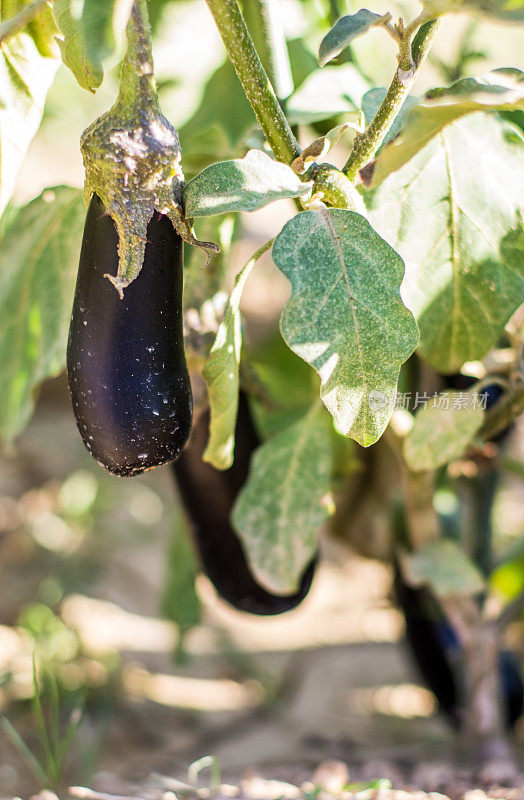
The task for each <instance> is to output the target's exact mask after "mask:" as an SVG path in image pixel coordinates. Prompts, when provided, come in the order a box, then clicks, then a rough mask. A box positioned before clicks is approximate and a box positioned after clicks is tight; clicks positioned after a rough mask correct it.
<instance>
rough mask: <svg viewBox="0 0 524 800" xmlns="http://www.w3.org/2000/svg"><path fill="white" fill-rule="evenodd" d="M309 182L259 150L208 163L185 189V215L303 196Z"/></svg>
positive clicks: (246, 208) (247, 207)
mask: <svg viewBox="0 0 524 800" xmlns="http://www.w3.org/2000/svg"><path fill="white" fill-rule="evenodd" d="M312 185H313V184H312V183H303V182H302V181H301V180H300V178H299V177H298V175H297V174H296V173H295V172H293V170H292V169H291V167H288V166H287V164H282V163H280V162H279V161H275V160H274V159H273V158H271V157H270V156H268V155H267V154H266V153H264V152H262V150H249V151H248V153H247V155H245V156H244V158H237V159H234V160H233V161H220V162H219V163H218V164H211V165H210V166H209V167H207V168H206V169H205V170H204V171H203V172H201V173H200V174H199V175H196V176H195V177H194V178H193V179H192V180H190V181H189V183H188V184H187V185H186V187H185V189H184V204H185V211H186V214H187V216H188V217H209V216H213V215H214V214H224V213H226V212H227V211H256V210H257V208H262V206H265V205H267V204H268V203H272V202H273V201H274V200H281V199H282V198H286V197H302V196H303V195H305V194H307V193H308V192H309V191H311V187H312Z"/></svg>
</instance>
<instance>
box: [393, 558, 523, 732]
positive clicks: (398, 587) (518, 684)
mask: <svg viewBox="0 0 524 800" xmlns="http://www.w3.org/2000/svg"><path fill="white" fill-rule="evenodd" d="M394 586H395V596H396V599H397V602H398V604H399V606H400V608H401V610H402V612H403V614H404V618H405V621H406V639H407V644H408V647H409V650H410V652H411V654H412V656H413V659H414V661H415V663H416V665H417V667H418V669H419V671H420V673H421V675H422V677H423V679H424V681H425V683H426V684H427V686H428V687H429V688H430V689H431V691H432V692H433V694H434V695H435V697H436V698H437V700H438V704H439V707H440V708H441V709H442V711H444V713H445V714H446V715H447V716H448V717H449V718H450V719H451V721H452V722H453V723H454V724H455V725H457V726H459V725H460V722H461V719H462V717H463V710H462V707H461V691H460V689H461V684H462V681H461V675H460V673H461V662H462V654H461V646H460V643H459V641H458V639H457V636H456V634H455V632H454V630H453V628H452V627H451V626H450V624H449V623H448V621H447V619H446V617H445V616H444V613H443V611H442V609H441V607H440V605H439V603H438V602H437V600H436V598H435V597H434V595H433V594H432V592H431V591H430V590H429V589H427V588H425V587H421V588H413V587H411V586H408V585H407V583H406V582H405V581H404V579H403V577H402V575H401V572H400V569H399V567H398V565H396V566H395V583H394ZM499 673H500V687H501V693H502V700H503V711H504V716H505V721H506V724H507V726H508V728H509V727H513V726H514V725H515V723H516V722H517V720H518V719H519V717H520V716H521V714H522V711H523V708H524V685H523V682H522V676H521V674H520V669H519V663H518V660H517V658H516V657H515V654H514V653H512V652H511V651H509V650H504V651H502V652H501V653H500V656H499Z"/></svg>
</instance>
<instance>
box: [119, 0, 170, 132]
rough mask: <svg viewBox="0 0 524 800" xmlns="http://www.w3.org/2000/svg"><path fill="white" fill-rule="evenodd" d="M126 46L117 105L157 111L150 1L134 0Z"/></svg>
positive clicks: (148, 112) (127, 30) (123, 109)
mask: <svg viewBox="0 0 524 800" xmlns="http://www.w3.org/2000/svg"><path fill="white" fill-rule="evenodd" d="M126 37H127V49H126V54H125V56H124V58H123V61H122V68H121V72H120V82H119V86H118V98H117V101H116V104H115V105H118V106H119V108H120V110H121V111H123V112H124V113H125V110H126V109H128V110H129V112H130V113H131V114H133V113H135V112H133V111H132V109H136V108H137V107H139V108H140V109H141V113H146V114H150V115H151V116H154V115H156V114H158V111H159V102H158V95H157V90H156V83H155V76H154V65H153V52H152V47H151V28H150V26H149V17H148V14H147V0H134V3H133V7H132V10H131V16H130V17H129V22H128V24H127V28H126Z"/></svg>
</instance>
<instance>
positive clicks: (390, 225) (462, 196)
mask: <svg viewBox="0 0 524 800" xmlns="http://www.w3.org/2000/svg"><path fill="white" fill-rule="evenodd" d="M393 144H394V143H393ZM390 146H392V145H390ZM386 149H387V148H386ZM384 152H385V151H384ZM523 154H524V148H523V140H522V136H521V134H520V133H519V132H518V130H517V129H516V128H514V127H512V126H511V125H508V124H507V123H505V122H503V121H501V120H499V119H497V118H496V117H494V116H490V115H484V114H483V115H480V114H475V115H473V116H470V117H467V118H465V119H462V120H459V121H458V122H455V123H453V124H452V125H449V126H447V127H446V128H444V130H443V131H441V133H439V134H438V136H437V137H435V138H434V139H433V141H431V142H430V143H429V144H428V145H426V147H425V148H424V149H423V150H422V152H420V153H419V154H418V155H417V156H415V157H414V158H413V159H411V161H410V162H409V163H408V164H406V165H405V166H404V167H402V169H400V170H398V171H397V172H395V173H394V174H392V175H390V176H389V178H388V179H387V180H385V181H384V182H383V183H382V184H381V185H380V186H379V188H378V189H377V190H376V192H375V193H373V195H372V197H371V200H370V207H369V214H370V220H371V222H372V224H373V225H374V226H375V228H376V229H377V230H378V231H379V233H380V234H381V235H382V236H383V237H384V238H385V239H386V240H387V241H388V242H389V243H390V244H391V246H392V247H394V248H395V250H396V251H397V252H398V253H400V255H401V256H402V257H403V258H404V261H405V263H406V275H405V278H404V282H403V285H402V290H401V293H402V298H403V300H404V302H405V303H406V305H407V307H408V308H409V309H410V310H411V311H412V312H413V314H414V315H415V318H416V320H417V322H418V325H419V328H420V346H419V350H420V353H421V355H422V356H423V357H424V358H425V359H426V360H427V361H429V362H430V363H431V365H432V366H434V367H435V368H436V369H438V370H439V371H440V372H456V371H457V370H458V369H459V368H460V367H461V366H462V364H463V363H464V362H465V361H474V360H476V359H479V358H482V357H483V356H484V355H485V354H486V353H487V352H488V350H489V349H490V348H491V347H492V346H493V345H494V344H495V342H496V341H497V339H498V337H499V336H500V334H501V333H502V331H503V329H504V325H505V324H506V322H507V320H508V319H509V317H510V316H511V314H512V313H513V312H514V311H515V309H516V308H517V307H518V306H519V305H520V303H521V302H522V300H523V298H524V230H523V228H522V221H521V217H520V207H521V206H522V203H523V201H524V189H523V187H524V157H523Z"/></svg>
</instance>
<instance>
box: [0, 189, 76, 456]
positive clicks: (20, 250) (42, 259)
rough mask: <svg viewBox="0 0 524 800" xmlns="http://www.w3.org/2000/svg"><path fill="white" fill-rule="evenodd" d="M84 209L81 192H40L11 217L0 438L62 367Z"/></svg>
mask: <svg viewBox="0 0 524 800" xmlns="http://www.w3.org/2000/svg"><path fill="white" fill-rule="evenodd" d="M84 217H85V208H84V204H83V201H82V195H81V192H80V191H79V190H78V189H72V188H70V187H68V186H57V187H56V188H54V189H47V190H46V191H45V192H43V193H42V194H41V195H40V196H39V197H38V198H36V200H33V201H32V202H31V203H29V204H28V205H27V206H24V207H23V208H21V209H20V210H19V211H18V213H17V214H16V215H15V216H14V217H13V218H12V219H11V224H10V225H9V228H8V229H7V231H6V233H5V236H4V239H3V241H2V246H1V249H0V318H1V319H2V328H1V330H0V363H1V364H2V387H3V400H2V404H1V406H0V433H1V434H2V437H3V438H4V440H5V441H7V442H9V441H11V440H12V439H13V438H14V437H15V436H16V435H17V434H19V433H20V432H21V431H22V429H23V428H24V426H25V425H26V423H27V421H28V420H29V417H30V415H31V412H32V409H33V406H34V402H35V389H36V387H37V386H38V384H39V383H41V381H43V380H44V379H45V378H49V377H52V376H54V375H57V374H58V373H59V372H61V370H62V369H63V368H64V365H65V350H66V340H67V331H68V327H69V320H70V317H71V304H72V301H73V291H74V286H75V277H76V271H77V266H78V253H79V244H80V237H81V234H82V227H83V224H84Z"/></svg>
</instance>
